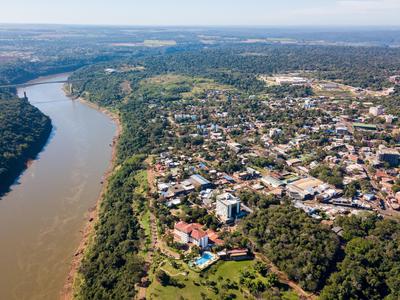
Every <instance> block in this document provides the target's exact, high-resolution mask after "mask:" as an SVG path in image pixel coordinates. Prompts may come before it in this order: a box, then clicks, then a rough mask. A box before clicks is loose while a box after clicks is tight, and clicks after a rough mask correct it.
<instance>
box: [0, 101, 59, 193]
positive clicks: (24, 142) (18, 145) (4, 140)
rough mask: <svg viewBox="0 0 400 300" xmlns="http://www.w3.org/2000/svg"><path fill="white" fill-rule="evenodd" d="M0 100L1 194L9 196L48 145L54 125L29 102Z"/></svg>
mask: <svg viewBox="0 0 400 300" xmlns="http://www.w3.org/2000/svg"><path fill="white" fill-rule="evenodd" d="M2 97H3V99H0V193H1V192H5V191H6V190H7V189H8V187H9V186H10V184H11V183H12V182H13V181H14V180H15V178H16V177H17V176H18V175H19V173H20V172H21V171H22V170H23V169H24V168H25V166H26V162H27V160H29V159H32V158H34V157H35V156H36V155H37V153H38V152H39V151H40V150H41V149H42V147H43V145H44V144H45V143H46V141H47V139H48V137H49V135H50V132H51V128H52V126H51V121H50V119H49V118H48V117H47V116H45V115H43V114H42V113H41V112H40V111H39V110H38V109H37V108H35V107H33V106H32V105H30V104H29V102H28V100H26V99H17V98H14V97H12V96H11V95H4V94H3V95H2Z"/></svg>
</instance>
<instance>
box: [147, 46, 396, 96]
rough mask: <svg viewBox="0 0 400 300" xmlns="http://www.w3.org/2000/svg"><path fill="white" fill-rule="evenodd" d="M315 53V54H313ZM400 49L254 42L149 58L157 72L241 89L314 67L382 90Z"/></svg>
mask: <svg viewBox="0 0 400 300" xmlns="http://www.w3.org/2000/svg"><path fill="white" fill-rule="evenodd" d="M311 58H312V59H311ZM399 64H400V50H398V49H387V48H382V47H338V46H293V45H292V46H287V45H253V46H251V45H248V46H243V45H242V46H237V47H234V48H229V47H226V48H221V49H206V50H202V51H197V52H193V51H192V52H182V53H174V54H170V55H163V56H159V57H155V58H152V59H149V60H147V61H146V62H145V65H146V67H147V68H148V69H150V70H152V71H154V72H160V73H161V72H183V73H187V74H195V75H202V76H207V77H212V78H214V79H216V80H218V81H220V82H223V83H226V84H234V85H235V86H237V87H238V88H242V89H247V90H250V91H254V92H256V91H259V90H260V89H262V85H261V83H260V82H259V81H257V80H255V79H256V76H257V75H258V74H274V73H275V74H276V73H285V72H290V71H303V72H313V75H314V76H315V77H316V78H320V79H328V80H338V81H339V82H343V83H345V84H349V85H352V86H354V87H362V88H367V87H369V88H372V89H378V90H379V89H382V88H384V87H387V86H390V84H389V82H388V77H389V76H390V75H394V74H396V72H398V66H399Z"/></svg>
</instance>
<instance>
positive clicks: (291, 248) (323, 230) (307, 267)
mask: <svg viewBox="0 0 400 300" xmlns="http://www.w3.org/2000/svg"><path fill="white" fill-rule="evenodd" d="M242 228H243V232H244V235H245V236H249V237H250V238H251V239H252V240H253V241H254V244H255V246H256V249H257V250H259V251H260V252H261V253H263V254H265V255H266V256H267V257H268V258H269V259H271V260H272V261H273V262H274V263H275V264H276V265H277V266H278V267H279V269H280V270H282V271H284V272H285V273H287V274H288V276H289V278H290V279H292V280H295V281H297V282H299V283H300V285H301V286H302V287H303V288H304V289H306V290H309V291H317V290H318V289H319V288H321V286H322V284H323V283H324V280H325V279H326V277H327V275H328V274H329V273H328V271H329V269H330V268H331V267H332V265H333V264H334V262H335V258H336V256H337V252H338V251H339V239H338V238H337V236H336V235H335V234H334V233H333V232H331V231H330V230H329V228H328V227H324V226H322V225H320V224H318V222H316V221H314V220H313V219H311V218H310V217H309V216H308V215H306V214H305V213H304V212H303V211H300V210H298V209H296V208H294V207H292V206H271V207H270V208H267V209H261V210H259V211H258V212H257V213H255V214H254V215H252V216H251V217H249V218H248V219H247V220H246V221H245V222H244V223H243V225H242Z"/></svg>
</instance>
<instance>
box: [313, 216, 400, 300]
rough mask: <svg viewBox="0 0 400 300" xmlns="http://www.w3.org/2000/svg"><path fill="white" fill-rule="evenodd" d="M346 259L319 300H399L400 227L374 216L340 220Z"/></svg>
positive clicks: (390, 221) (399, 224)
mask: <svg viewBox="0 0 400 300" xmlns="http://www.w3.org/2000/svg"><path fill="white" fill-rule="evenodd" d="M336 223H337V225H339V226H341V227H342V228H343V230H344V232H343V238H344V240H345V241H346V246H345V258H344V260H343V261H342V262H340V263H339V265H338V271H337V272H336V273H334V274H333V275H332V276H331V277H330V278H329V280H328V283H327V285H326V286H325V288H324V289H323V291H322V293H321V299H322V300H332V299H338V300H339V299H387V300H394V299H399V298H400V223H398V222H395V221H392V220H388V219H380V218H379V217H377V216H376V215H366V216H351V217H340V218H338V220H336Z"/></svg>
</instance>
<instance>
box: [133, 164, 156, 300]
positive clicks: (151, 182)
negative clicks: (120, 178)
mask: <svg viewBox="0 0 400 300" xmlns="http://www.w3.org/2000/svg"><path fill="white" fill-rule="evenodd" d="M145 162H146V163H147V165H148V168H147V182H148V186H149V193H148V206H149V210H150V239H151V241H150V247H149V250H148V253H147V255H146V258H145V262H146V264H147V265H148V267H150V266H151V264H152V263H153V257H154V251H155V250H156V249H157V244H158V233H157V223H156V218H155V216H154V214H153V213H152V212H151V207H152V205H153V203H152V201H153V199H152V198H151V194H152V193H153V192H154V191H155V176H154V171H153V168H152V164H151V158H150V157H149V158H148V159H146V161H145ZM148 279H149V278H148V276H147V277H144V278H143V281H147V280H148ZM146 292H147V288H146V287H139V291H138V294H137V295H136V299H139V300H140V299H146Z"/></svg>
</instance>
